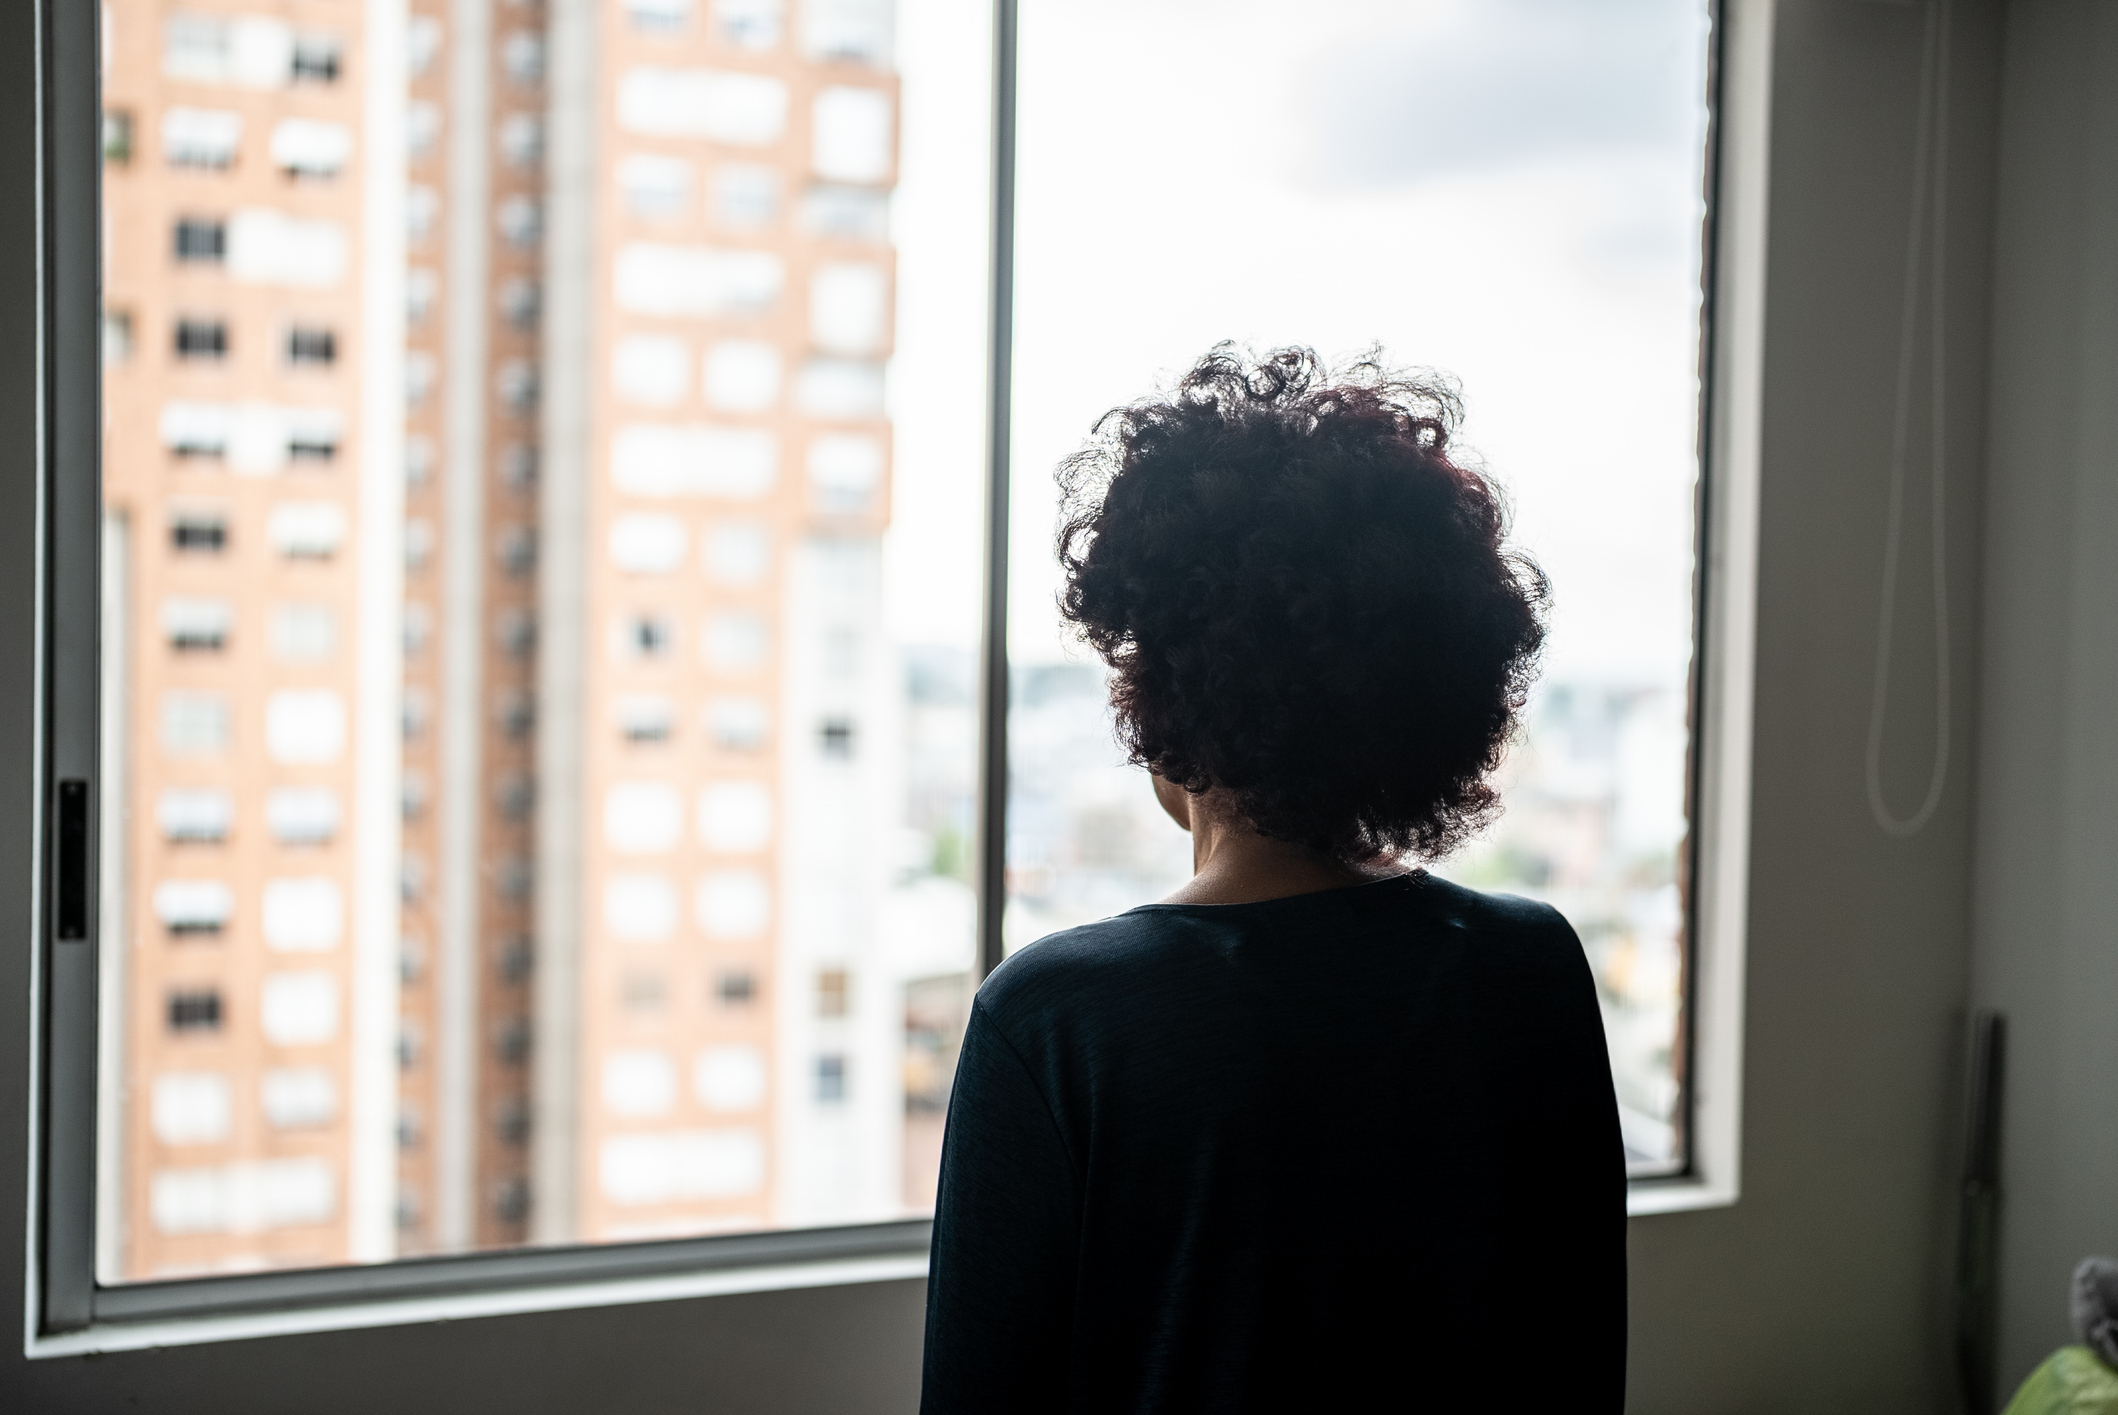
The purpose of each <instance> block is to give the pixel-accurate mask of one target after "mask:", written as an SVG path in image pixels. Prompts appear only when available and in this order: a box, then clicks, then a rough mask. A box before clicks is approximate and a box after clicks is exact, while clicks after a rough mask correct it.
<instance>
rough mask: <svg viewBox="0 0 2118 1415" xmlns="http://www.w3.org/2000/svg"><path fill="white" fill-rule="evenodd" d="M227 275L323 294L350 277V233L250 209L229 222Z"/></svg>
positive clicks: (327, 223) (321, 223) (331, 223)
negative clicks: (322, 291)
mask: <svg viewBox="0 0 2118 1415" xmlns="http://www.w3.org/2000/svg"><path fill="white" fill-rule="evenodd" d="M227 261H228V274H229V277H230V278H231V279H235V280H240V281H244V282H246V283H249V284H256V285H284V286H288V287H291V288H294V289H309V290H320V289H325V288H328V287H329V286H332V285H336V284H337V283H338V282H339V281H340V280H341V279H342V278H344V276H345V273H346V231H345V228H344V227H343V226H341V225H339V224H338V223H337V222H335V221H319V220H312V219H308V218H304V217H296V216H289V215H286V214H285V213H284V212H278V211H272V210H269V209H267V208H264V207H246V208H244V209H243V210H241V211H238V212H236V213H235V214H234V215H233V216H231V217H229V218H228V256H227Z"/></svg>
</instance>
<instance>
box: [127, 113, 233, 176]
mask: <svg viewBox="0 0 2118 1415" xmlns="http://www.w3.org/2000/svg"><path fill="white" fill-rule="evenodd" d="M128 126H129V124H128ZM242 141H243V116H242V114H240V113H230V112H227V111H225V110H221V109H211V108H171V109H168V110H167V111H165V112H164V113H163V114H162V156H163V158H164V159H165V160H167V162H168V163H169V165H170V166H172V167H208V168H217V167H226V166H228V165H229V164H230V163H232V162H234V161H235V154H236V151H237V149H238V148H240V147H241V145H242ZM126 143H127V150H128V151H130V144H131V134H130V132H129V131H128V133H127V134H126Z"/></svg>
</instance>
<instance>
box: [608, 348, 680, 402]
mask: <svg viewBox="0 0 2118 1415" xmlns="http://www.w3.org/2000/svg"><path fill="white" fill-rule="evenodd" d="M610 378H611V385H612V386H613V387H614V388H616V389H617V391H618V396H619V397H621V398H623V399H625V400H626V401H628V402H632V403H641V404H645V405H647V406H649V407H665V408H666V407H668V406H669V405H670V404H672V403H676V402H680V401H681V400H682V399H683V397H684V395H685V393H686V392H688V391H689V390H690V387H691V350H690V349H689V348H687V347H686V346H685V344H684V341H683V340H681V339H677V338H672V337H670V336H668V335H663V334H634V335H629V336H627V337H626V338H623V339H620V340H619V341H618V343H617V347H616V348H614V349H613V350H612V351H611V367H610Z"/></svg>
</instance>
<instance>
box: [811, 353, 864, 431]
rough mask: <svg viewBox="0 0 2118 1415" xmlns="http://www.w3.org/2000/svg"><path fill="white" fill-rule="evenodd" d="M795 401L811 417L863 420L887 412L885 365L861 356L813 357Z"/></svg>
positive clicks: (833, 419) (845, 420) (841, 420)
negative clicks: (884, 390)
mask: <svg viewBox="0 0 2118 1415" xmlns="http://www.w3.org/2000/svg"><path fill="white" fill-rule="evenodd" d="M794 401H795V404H796V405H797V406H798V407H799V408H800V409H801V410H802V411H803V412H804V413H807V414H808V415H809V416H810V417H813V418H823V419H827V420H829V421H834V422H860V421H864V420H866V419H869V418H879V417H881V416H882V415H883V370H882V365H881V364H877V363H868V362H865V361H863V360H858V359H810V360H808V361H806V362H805V363H803V365H802V371H801V374H800V376H799V377H798V378H797V379H796V380H795V385H794Z"/></svg>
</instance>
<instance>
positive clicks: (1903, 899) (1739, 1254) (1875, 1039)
mask: <svg viewBox="0 0 2118 1415" xmlns="http://www.w3.org/2000/svg"><path fill="white" fill-rule="evenodd" d="M1952 10H1953V30H1954V63H1953V65H1952V68H1951V86H1952V93H1951V100H1950V101H1951V108H1952V122H1951V126H1950V144H1951V150H1952V161H1951V164H1950V191H1949V207H1948V212H1949V220H1948V245H1949V252H1950V257H1949V270H1950V274H1949V276H1948V285H1947V289H1948V301H1947V302H1948V306H1949V318H1948V323H1947V326H1946V328H1947V334H1948V337H1949V344H1950V346H1951V348H1952V351H1953V352H1952V357H1951V367H1950V372H1949V382H1948V388H1949V395H1950V396H1949V402H1950V408H1949V413H1948V431H1949V440H1950V442H1951V443H1952V444H1953V447H1954V449H1955V454H1954V464H1953V466H1952V468H1951V470H1950V473H1949V479H1948V493H1947V495H1948V512H1949V525H1950V527H1951V529H1952V530H1954V531H1955V532H1956V544H1955V545H1954V546H1953V547H1951V560H1950V564H1949V575H1948V586H1949V608H1950V613H1951V616H1952V627H1953V628H1955V629H1956V630H1957V633H1956V634H1955V636H1954V649H1955V653H1954V665H1953V686H1954V688H1955V706H1956V709H1957V721H1956V725H1955V726H1956V730H1955V732H1954V734H1953V737H1954V745H1953V749H1952V752H1951V761H1950V771H1951V776H1950V780H1949V784H1948V787H1947V792H1946V795H1945V797H1944V799H1943V801H1942V804H1941V807H1940V810H1939V811H1938V813H1937V814H1936V815H1935V817H1934V818H1933V820H1932V821H1931V822H1930V823H1929V824H1928V825H1927V826H1926V827H1925V829H1924V830H1922V831H1921V832H1920V833H1919V834H1917V835H1915V836H1913V837H1911V838H1909V839H1902V840H1900V839H1893V838H1891V837H1890V836H1888V835H1886V834H1884V833H1883V831H1882V830H1881V829H1880V828H1879V827H1878V826H1877V825H1876V823H1875V821H1874V820H1873V819H1872V818H1871V815H1870V811H1869V807H1868V802H1867V795H1866V789H1865V785H1864V779H1865V778H1864V756H1865V751H1866V745H1867V732H1868V717H1869V702H1870V689H1871V683H1872V670H1873V666H1874V658H1875V646H1876V624H1877V614H1878V605H1879V599H1880V591H1881V584H1882V563H1881V562H1882V551H1883V543H1884V532H1885V524H1886V513H1887V501H1888V474H1889V458H1890V445H1891V428H1892V420H1893V406H1894V401H1895V387H1896V377H1897V365H1898V352H1897V350H1898V328H1899V311H1900V306H1901V291H1902V277H1903V265H1904V260H1905V249H1906V213H1907V210H1908V203H1909V201H1910V196H1911V187H1912V174H1913V152H1914V145H1915V143H1914V138H1915V117H1916V113H1917V108H1918V84H1919V56H1920V49H1921V23H1922V16H1923V13H1924V8H1923V7H1920V6H1912V5H1884V4H1873V3H1862V2H1861V0H1783V3H1781V4H1780V5H1779V6H1778V16H1777V22H1778V29H1777V34H1776V38H1775V42H1774V51H1773V57H1774V65H1775V74H1774V83H1773V94H1772V105H1773V112H1772V151H1771V218H1770V224H1769V232H1768V241H1769V246H1768V256H1767V259H1768V274H1767V287H1766V308H1767V317H1766V329H1765V358H1764V387H1763V400H1764V407H1763V417H1764V429H1765V430H1764V445H1763V449H1762V456H1763V462H1762V472H1761V504H1760V518H1761V519H1760V528H1759V537H1760V539H1759V564H1760V584H1759V595H1758V649H1757V653H1758V660H1757V683H1758V698H1757V735H1756V746H1755V756H1754V772H1755V776H1754V791H1755V797H1754V804H1753V810H1752V832H1753V833H1752V842H1753V853H1752V863H1751V875H1750V931H1749V960H1748V963H1749V966H1748V977H1747V1008H1746V1034H1745V1055H1744V1125H1743V1168H1742V1186H1743V1190H1742V1198H1741V1200H1740V1202H1738V1203H1737V1204H1736V1205H1735V1206H1734V1207H1733V1208H1729V1209H1722V1210H1715V1211H1706V1212H1701V1213H1697V1214H1690V1215H1675V1216H1657V1217H1651V1218H1642V1219H1636V1220H1635V1221H1634V1223H1633V1234H1632V1264H1633V1266H1632V1281H1633V1314H1632V1373H1633V1374H1632V1382H1631V1385H1632V1392H1633V1395H1632V1408H1633V1409H1634V1410H1636V1411H1639V1412H1642V1413H1643V1415H1650V1413H1654V1415H1659V1412H1665V1411H1666V1412H1671V1415H1679V1412H1681V1415H1702V1412H1713V1411H1776V1410H1787V1411H1795V1410H1800V1411H1804V1412H1810V1413H1811V1415H1822V1412H1828V1411H1847V1412H1854V1411H1859V1412H1863V1415H1882V1412H1900V1411H1901V1412H1906V1415H1911V1412H1933V1411H1937V1410H1946V1409H1949V1408H1951V1402H1952V1395H1951V1390H1952V1378H1951V1375H1950V1370H1949V1365H1948V1361H1949V1357H1948V1344H1947V1310H1946V1306H1945V1302H1944V1296H1943V1294H1944V1292H1945V1290H1946V1283H1947V1276H1948V1268H1947V1253H1948V1238H1947V1235H1948V1231H1949V1220H1950V1216H1951V1212H1952V1189H1953V1186H1952V1183H1951V1167H1952V1163H1953V1153H1954V1144H1955V1136H1956V1133H1957V1128H1958V1116H1959V1107H1960V1105H1961V1100H1960V1096H1959V1087H1958V1083H1957V1081H1956V1079H1955V1072H1956V1069H1957V1067H1956V1056H1957V1052H1958V1050H1959V1047H1960V1044H1961V1043H1960V1036H1961V1032H1960V1029H1961V1026H1962V1022H1961V1017H1962V1012H1963V1006H1964V997H1965V988H1966V977H1967V969H1968V961H1967V960H1968V931H1967V927H1966V911H1967V908H1968V876H1969V867H1970V838H1971V801H1972V791H1971V785H1972V783H1971V776H1970V769H1971V764H1972V761H1973V753H1972V751H1971V746H1970V743H1971V735H1972V728H1973V726H1974V724H1973V723H1972V722H1971V721H1969V720H1967V719H1968V718H1969V716H1970V714H1968V713H1967V712H1966V711H1965V709H1966V708H1967V707H1968V706H1969V705H1970V704H1971V702H1972V699H1973V685H1974V683H1975V672H1974V670H1975V663H1976V660H1975V647H1976V633H1975V629H1976V615H1975V610H1976V605H1977V595H1976V586H1977V568H1978V567H1977V563H1976V561H1977V555H1976V535H1975V520H1976V517H1977V515H1978V491H1979V486H1980V466H1979V464H1980V460H1981V450H1982V445H1983V417H1982V404H1983V401H1984V400H1983V391H1984V384H1985V371H1984V365H1983V353H1982V345H1983V342H1984V334H1985V329H1984V325H1985V317H1986V310H1987V298H1986V291H1987V274H1986V270H1987V253H1986V244H1987V233H1988V230H1989V222H1990V212H1991V201H1990V172H1991V165H1992V153H1991V141H1990V135H1991V131H1992V124H1993V112H1994V105H1995V101H1996V99H1995V86H1996V81H1997V67H1998V40H1999V24H2000V13H1999V11H2000V7H1999V6H1998V5H1996V4H1992V3H1973V2H1972V0H1956V3H1955V4H1954V5H1953V6H1952ZM1923 406H1924V399H1923V398H1922V399H1919V400H1916V401H1915V408H1920V407H1923ZM1914 448H1915V452H1914V455H1913V457H1912V458H1911V459H1910V464H1909V465H1910V471H1911V475H1910V476H1909V477H1908V483H1907V501H1906V508H1907V512H1908V515H1907V520H1906V530H1905V539H1904V557H1905V559H1904V563H1903V575H1902V578H1901V581H1900V592H1899V593H1900V599H1899V606H1900V608H1899V619H1898V629H1897V635H1896V654H1895V658H1894V668H1893V693H1892V697H1891V703H1892V710H1891V712H1890V714H1889V717H1888V720H1887V723H1886V733H1885V743H1886V750H1885V752H1884V754H1883V767H1884V773H1883V774H1884V781H1885V784H1886V788H1887V793H1888V796H1889V799H1890V802H1891V804H1892V806H1893V807H1894V809H1895V810H1896V812H1897V813H1898V814H1900V815H1908V814H1910V813H1911V812H1912V810H1913V808H1914V807H1915V806H1916V805H1917V804H1918V802H1919V800H1920V796H1921V793H1922V791H1923V790H1924V787H1925V784H1926V780H1927V768H1928V763H1929V761H1930V754H1931V751H1932V747H1933V743H1934V735H1933V733H1934V726H1933V713H1934V688H1933V684H1934V672H1935V655H1934V651H1933V648H1932V642H1933V639H1932V633H1931V625H1932V607H1931V597H1930V596H1929V595H1928V594H1927V593H1926V592H1925V588H1924V586H1925V583H1926V566H1927V560H1926V556H1927V552H1928V548H1929V540H1928V537H1927V534H1926V524H1927V516H1926V508H1927V506H1928V500H1927V495H1926V490H1925V480H1926V479H1925V467H1926V462H1925V460H1924V457H1923V456H1922V455H1920V451H1919V448H1920V444H1919V442H1918V441H1915V443H1914Z"/></svg>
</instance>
